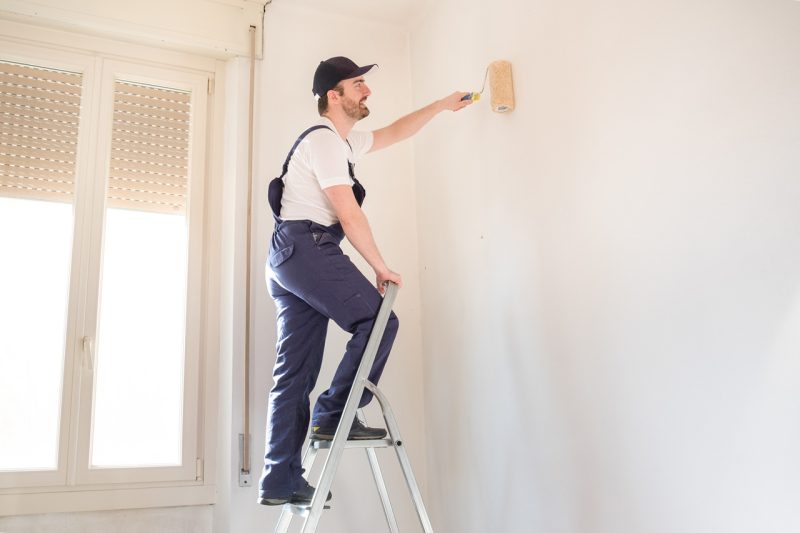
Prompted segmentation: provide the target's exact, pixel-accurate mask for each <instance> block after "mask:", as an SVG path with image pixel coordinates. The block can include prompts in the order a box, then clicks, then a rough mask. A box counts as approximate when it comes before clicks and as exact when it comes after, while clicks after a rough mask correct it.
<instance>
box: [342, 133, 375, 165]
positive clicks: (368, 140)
mask: <svg viewBox="0 0 800 533" xmlns="http://www.w3.org/2000/svg"><path fill="white" fill-rule="evenodd" d="M372 139H373V136H372V132H371V131H355V130H351V131H350V135H348V136H347V141H348V142H349V143H350V146H351V148H352V149H353V155H352V159H351V161H353V163H355V162H357V161H358V160H359V159H361V156H363V155H364V154H366V153H367V152H369V149H370V148H372Z"/></svg>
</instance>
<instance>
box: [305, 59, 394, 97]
mask: <svg viewBox="0 0 800 533" xmlns="http://www.w3.org/2000/svg"><path fill="white" fill-rule="evenodd" d="M377 66H378V65H376V64H372V65H365V66H363V67H359V66H358V65H356V64H355V63H354V62H353V61H352V60H351V59H348V58H346V57H342V56H337V57H332V58H330V59H326V60H325V61H320V63H319V65H318V66H317V71H316V72H314V86H313V87H312V88H311V92H312V93H314V96H322V95H323V94H325V93H327V92H328V91H330V90H331V89H333V88H334V87H336V84H337V83H339V82H340V81H342V80H349V79H350V78H355V77H357V76H363V75H364V74H366V73H367V72H369V70H370V69H371V68H372V67H377Z"/></svg>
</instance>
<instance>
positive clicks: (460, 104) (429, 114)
mask: <svg viewBox="0 0 800 533" xmlns="http://www.w3.org/2000/svg"><path fill="white" fill-rule="evenodd" d="M467 94H469V93H462V92H455V93H453V94H451V95H450V96H446V97H444V98H442V99H441V100H437V101H435V102H433V103H432V104H430V105H427V106H425V107H423V108H421V109H417V110H416V111H414V112H413V113H409V114H408V115H406V116H404V117H402V118H399V119H397V120H395V121H394V122H392V123H391V124H389V125H388V126H386V127H385V128H381V129H379V130H375V131H374V132H372V134H373V139H372V148H370V150H369V151H370V152H374V151H375V150H380V149H382V148H386V147H387V146H391V145H393V144H394V143H396V142H400V141H402V140H405V139H408V138H409V137H411V136H412V135H414V134H415V133H417V132H418V131H419V130H420V129H422V126H424V125H425V124H427V123H428V122H429V121H430V120H431V119H432V118H433V117H435V116H436V115H437V114H439V113H440V112H442V111H447V110H449V111H458V110H459V109H463V108H464V107H466V106H468V105H470V104H471V103H472V100H462V99H461V98H463V97H464V96H465V95H467Z"/></svg>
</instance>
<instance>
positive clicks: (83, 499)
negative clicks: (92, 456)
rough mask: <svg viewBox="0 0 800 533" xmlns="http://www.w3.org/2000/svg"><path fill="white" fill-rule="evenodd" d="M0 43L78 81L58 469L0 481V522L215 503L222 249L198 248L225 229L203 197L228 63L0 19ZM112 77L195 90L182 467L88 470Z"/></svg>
mask: <svg viewBox="0 0 800 533" xmlns="http://www.w3.org/2000/svg"><path fill="white" fill-rule="evenodd" d="M31 35H35V36H36V39H35V41H32V40H31V39H30V38H29V37H30V36H31ZM0 46H1V47H2V50H3V52H2V58H3V59H8V60H12V61H18V62H20V63H29V64H33V65H38V66H43V67H49V68H56V69H61V70H69V71H74V72H82V73H83V90H82V96H81V104H82V105H81V117H80V130H79V136H78V147H77V161H78V162H77V170H76V183H75V187H76V195H75V203H74V213H75V214H76V218H75V221H74V223H75V229H74V232H73V235H74V241H73V254H72V265H71V276H70V292H69V294H70V296H69V305H68V323H67V327H66V332H67V333H66V341H65V343H66V344H65V360H64V378H63V383H64V385H63V390H62V403H61V411H60V412H61V418H60V427H59V447H58V465H57V468H56V469H55V470H50V471H26V472H2V473H0V516H6V515H16V514H30V513H45V512H48V513H49V512H68V511H88V510H106V509H126V508H141V507H160V506H174V505H192V504H209V503H214V501H215V487H214V482H215V480H214V471H215V463H216V461H215V451H216V438H217V437H216V406H217V384H216V382H215V380H214V378H215V377H216V371H217V365H218V351H219V342H218V331H217V330H216V328H215V327H213V325H214V322H213V320H214V318H215V317H216V316H217V312H216V308H217V305H218V294H219V291H218V287H219V280H218V279H217V275H218V273H219V265H218V261H219V258H218V257H217V256H216V254H214V250H216V249H217V248H218V243H210V246H208V244H209V243H206V242H204V241H206V239H207V236H208V235H209V234H210V233H213V232H211V231H210V228H214V227H216V226H218V225H219V223H220V219H221V201H220V200H219V199H216V198H214V197H213V195H212V196H210V197H209V196H207V195H206V193H205V191H206V188H209V189H212V190H213V189H215V188H216V187H215V186H213V185H212V183H213V180H212V179H210V174H211V173H212V171H217V172H218V171H219V170H220V169H221V164H220V162H219V161H217V160H216V159H215V158H218V157H220V154H219V153H218V152H216V151H214V150H212V149H211V146H212V139H213V138H216V139H218V138H219V135H220V134H219V132H218V131H217V129H218V128H219V127H221V124H222V117H221V113H220V111H221V109H222V105H221V104H222V102H221V99H220V98H218V97H212V96H209V92H210V91H209V88H210V87H213V82H214V80H215V79H216V80H217V81H220V80H221V78H222V75H223V73H224V66H223V65H222V63H221V62H220V61H216V60H214V59H211V58H204V57H200V56H195V55H190V54H185V53H181V52H174V51H165V50H159V49H154V48H150V47H144V46H140V45H132V44H125V43H119V42H115V41H111V40H108V39H102V38H97V37H91V36H86V35H77V34H69V33H65V32H61V31H57V30H48V29H45V28H40V27H35V26H29V25H27V24H22V23H18V22H13V21H7V20H0ZM117 79H119V80H124V81H132V82H143V83H150V84H158V85H162V86H169V87H173V88H176V89H186V90H191V92H192V110H193V117H192V130H191V134H190V143H191V150H190V154H191V156H190V157H191V160H190V165H189V168H190V178H189V183H190V186H189V197H188V199H187V200H188V201H187V211H186V215H187V220H188V221H189V235H188V236H189V250H188V252H189V253H188V261H189V265H190V268H189V270H188V272H187V274H188V276H187V277H188V279H187V293H186V294H187V308H186V311H187V312H186V344H185V354H186V355H185V358H186V360H185V366H184V389H185V392H184V406H183V423H184V428H183V450H182V458H183V459H182V464H181V465H180V466H176V467H156V468H115V469H111V468H103V469H90V468H89V446H90V439H91V432H90V431H91V429H90V424H89V423H86V421H89V420H91V412H92V401H91V398H92V389H93V382H94V373H93V372H91V371H90V370H88V367H87V365H86V362H87V361H88V360H87V359H86V355H87V354H85V353H84V347H83V342H82V341H83V338H84V337H89V338H92V339H94V338H96V333H97V332H96V329H97V312H98V309H97V306H98V296H99V287H100V283H99V277H100V272H101V265H100V257H101V246H102V231H100V229H101V228H102V221H103V217H104V215H105V196H106V195H105V193H106V183H105V179H103V177H104V176H105V175H106V174H107V169H108V165H109V158H110V150H111V128H112V123H113V120H112V118H113V85H114V80H117ZM217 109H218V110H220V111H216V112H215V110H217ZM98 120H100V122H98ZM98 123H99V124H100V127H94V126H95V125H96V124H98ZM91 154H95V155H94V156H92V155H91ZM98 176H99V178H98ZM154 370H155V369H154Z"/></svg>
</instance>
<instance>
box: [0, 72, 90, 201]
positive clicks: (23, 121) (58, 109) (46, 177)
mask: <svg viewBox="0 0 800 533" xmlns="http://www.w3.org/2000/svg"><path fill="white" fill-rule="evenodd" d="M81 84H82V76H81V75H80V74H78V73H72V72H62V71H56V70H51V69H46V68H41V67H36V66H31V65H21V64H17V63H11V62H5V61H0V196H14V197H19V198H29V199H35V200H55V201H61V202H71V201H72V196H73V189H74V188H75V159H76V149H77V140H78V126H79V124H78V122H79V119H80V105H81Z"/></svg>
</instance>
